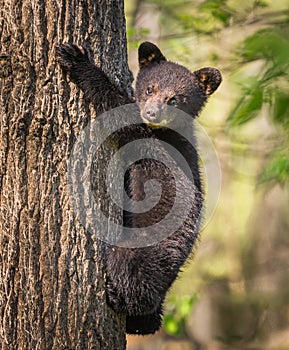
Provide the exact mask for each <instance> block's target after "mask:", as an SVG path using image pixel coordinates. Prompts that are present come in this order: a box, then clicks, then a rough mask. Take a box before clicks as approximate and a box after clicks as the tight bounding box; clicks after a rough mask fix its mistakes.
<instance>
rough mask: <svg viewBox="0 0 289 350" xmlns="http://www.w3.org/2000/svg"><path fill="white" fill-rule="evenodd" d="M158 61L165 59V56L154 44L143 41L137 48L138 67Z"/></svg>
mask: <svg viewBox="0 0 289 350" xmlns="http://www.w3.org/2000/svg"><path fill="white" fill-rule="evenodd" d="M160 61H166V58H165V56H164V55H163V54H162V53H161V51H160V49H159V48H158V47H157V46H156V45H155V44H153V43H150V42H148V41H145V42H144V43H142V44H141V45H140V47H139V49H138V63H139V67H140V68H142V67H144V66H147V65H148V64H151V63H155V62H160Z"/></svg>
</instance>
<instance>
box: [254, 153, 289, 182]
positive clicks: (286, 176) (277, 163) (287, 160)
mask: <svg viewBox="0 0 289 350" xmlns="http://www.w3.org/2000/svg"><path fill="white" fill-rule="evenodd" d="M288 181H289V148H287V149H284V150H280V151H278V152H275V153H273V154H272V155H271V159H270V161H269V162H268V163H267V165H266V166H265V168H264V171H263V173H262V175H261V176H260V181H259V182H260V183H268V182H273V183H276V182H279V183H285V182H288Z"/></svg>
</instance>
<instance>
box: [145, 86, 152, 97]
mask: <svg viewBox="0 0 289 350" xmlns="http://www.w3.org/2000/svg"><path fill="white" fill-rule="evenodd" d="M153 93H154V90H153V89H152V88H151V87H148V88H147V91H146V94H147V95H148V96H150V95H152V94H153Z"/></svg>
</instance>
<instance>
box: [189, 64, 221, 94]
mask: <svg viewBox="0 0 289 350" xmlns="http://www.w3.org/2000/svg"><path fill="white" fill-rule="evenodd" d="M193 74H194V75H195V77H196V78H197V80H198V82H199V84H200V85H201V86H203V88H204V91H205V93H206V95H207V96H208V95H211V94H212V93H213V92H214V91H215V90H217V88H218V86H219V85H220V84H221V81H222V75H221V73H220V71H219V70H218V69H216V68H211V67H206V68H202V69H199V70H197V71H195V72H193Z"/></svg>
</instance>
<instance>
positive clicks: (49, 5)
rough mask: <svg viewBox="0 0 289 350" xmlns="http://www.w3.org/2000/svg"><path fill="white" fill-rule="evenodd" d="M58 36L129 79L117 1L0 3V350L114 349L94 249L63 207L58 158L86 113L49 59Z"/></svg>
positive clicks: (114, 329) (118, 332)
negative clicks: (89, 51)
mask: <svg viewBox="0 0 289 350" xmlns="http://www.w3.org/2000/svg"><path fill="white" fill-rule="evenodd" d="M59 42H74V43H85V44H86V46H87V47H88V48H93V52H94V54H95V60H96V62H97V63H98V64H99V65H100V66H101V67H102V68H103V69H104V71H105V72H107V74H108V75H109V76H110V77H111V78H112V79H113V80H114V81H115V82H116V83H117V84H118V85H120V87H121V88H122V89H126V88H127V86H130V83H131V75H130V73H129V70H128V67H127V56H126V37H125V19H124V9H123V2H122V1H119V0H106V1H103V0H65V1H60V2H58V1H55V0H46V1H42V0H20V1H16V0H0V79H1V80H0V123H1V124H0V133H1V134H0V137H1V139H0V244H1V246H0V263H1V267H0V339H1V340H0V349H3V350H4V349H9V350H13V349H21V350H24V349H29V350H34V349H40V350H44V349H49V350H50V349H57V350H61V349H81V350H84V349H101V350H106V349H107V350H114V349H115V350H121V349H125V327H124V319H123V317H121V316H118V315H115V314H114V313H113V312H112V310H110V309H109V308H108V307H107V305H106V299H105V293H104V277H103V271H102V264H101V252H102V249H101V246H100V244H99V242H98V241H97V240H96V238H95V237H94V236H93V235H91V234H90V233H89V232H86V231H85V230H84V229H83V227H81V225H79V224H78V223H77V222H75V220H74V217H73V213H72V204H71V200H70V198H69V191H68V184H67V174H66V172H67V159H68V157H69V155H70V152H71V149H72V145H73V142H74V141H75V139H76V137H77V135H78V134H79V132H80V131H81V130H82V129H83V127H84V126H85V125H86V124H87V123H88V121H89V120H90V119H91V118H93V117H94V115H93V113H94V112H93V111H92V109H91V106H89V105H88V104H87V103H86V102H85V101H84V99H83V96H82V94H81V92H80V91H78V90H77V89H76V88H75V86H74V85H73V84H70V83H67V81H66V79H65V77H64V75H63V73H62V72H61V71H60V69H59V67H58V66H57V64H56V62H55V47H56V45H57V43H59ZM120 82H122V84H123V85H122V86H121V83H120Z"/></svg>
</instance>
